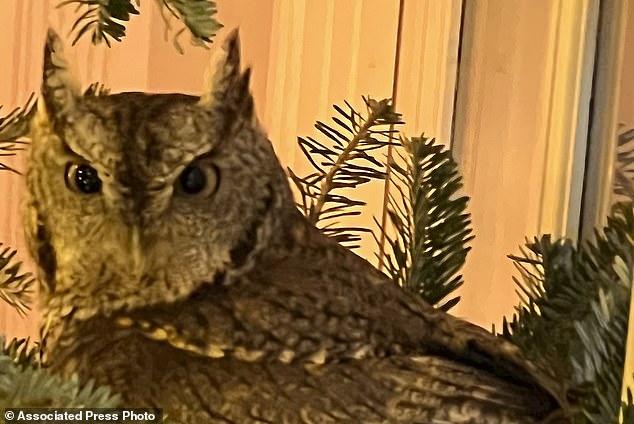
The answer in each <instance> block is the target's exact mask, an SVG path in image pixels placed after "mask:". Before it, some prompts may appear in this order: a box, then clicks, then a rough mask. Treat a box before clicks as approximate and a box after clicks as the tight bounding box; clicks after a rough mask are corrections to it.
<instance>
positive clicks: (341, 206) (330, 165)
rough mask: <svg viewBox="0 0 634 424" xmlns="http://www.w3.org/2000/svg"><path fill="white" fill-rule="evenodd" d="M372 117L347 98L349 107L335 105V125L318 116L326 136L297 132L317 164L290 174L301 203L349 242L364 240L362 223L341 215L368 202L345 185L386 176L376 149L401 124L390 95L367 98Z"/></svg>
mask: <svg viewBox="0 0 634 424" xmlns="http://www.w3.org/2000/svg"><path fill="white" fill-rule="evenodd" d="M363 100H364V102H365V104H366V107H367V111H368V114H367V117H364V116H362V115H361V114H360V113H358V112H357V111H355V110H354V108H353V107H352V106H350V104H349V103H347V102H346V106H347V107H348V110H344V109H343V108H341V107H339V106H334V109H335V111H336V112H337V114H338V115H337V116H335V117H333V118H332V119H333V122H334V123H335V124H336V126H329V125H327V124H325V123H323V122H317V123H316V124H315V128H317V130H318V131H319V132H321V133H322V134H323V135H324V136H326V138H327V140H328V141H327V142H324V143H322V142H320V141H318V140H316V139H314V138H312V137H307V138H301V137H300V138H298V144H299V147H300V148H301V149H302V152H303V153H304V155H305V156H306V158H307V160H308V161H309V162H310V164H311V165H312V167H313V168H314V172H312V173H310V174H309V175H307V176H304V177H299V176H297V175H296V174H295V173H294V172H293V171H292V170H290V169H289V170H288V171H289V176H290V178H291V180H292V181H293V183H294V184H295V186H296V187H297V188H298V190H299V193H300V196H301V203H299V204H298V207H299V208H300V209H301V210H302V212H303V213H304V215H306V217H307V218H308V220H309V221H310V222H311V223H313V224H314V225H316V226H317V227H319V228H320V229H321V230H322V231H323V232H324V233H325V234H327V235H329V236H331V237H333V238H335V239H336V240H337V241H338V242H339V243H342V244H347V245H348V247H350V248H355V247H358V245H355V244H354V243H356V242H358V241H359V240H360V236H359V234H360V233H361V232H370V230H369V229H366V228H361V227H344V226H341V225H340V223H339V220H340V219H341V218H343V217H349V216H355V215H359V214H360V212H359V211H358V209H357V208H358V207H360V206H363V205H365V202H362V201H360V200H354V199H350V198H349V197H347V196H346V195H345V194H344V193H345V190H346V189H354V188H357V187H359V186H360V185H363V184H366V183H368V182H370V181H372V180H376V179H383V178H384V177H385V173H384V172H383V170H382V168H383V165H382V164H381V163H380V162H379V161H378V160H376V159H375V158H374V157H373V155H372V153H373V152H374V151H376V150H378V149H381V148H383V147H385V146H387V145H388V144H389V143H390V141H389V140H390V139H389V135H390V134H391V133H392V132H394V130H391V129H390V128H389V126H390V125H394V124H400V123H401V121H400V115H399V114H398V113H396V112H394V110H393V109H392V107H391V105H390V102H389V100H387V99H386V100H381V101H375V100H372V99H367V98H364V99H363Z"/></svg>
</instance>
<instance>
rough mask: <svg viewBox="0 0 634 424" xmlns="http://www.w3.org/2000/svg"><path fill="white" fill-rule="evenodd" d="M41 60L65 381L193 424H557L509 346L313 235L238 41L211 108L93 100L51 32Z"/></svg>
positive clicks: (40, 196) (543, 392)
mask: <svg viewBox="0 0 634 424" xmlns="http://www.w3.org/2000/svg"><path fill="white" fill-rule="evenodd" d="M44 56H45V57H44V73H43V83H42V96H41V99H40V101H39V103H38V113H37V116H36V118H35V121H34V123H33V128H32V146H31V156H30V165H29V169H28V173H27V186H28V190H29V200H28V205H27V208H26V211H25V227H26V233H27V239H28V240H29V247H30V250H31V253H32V255H33V257H34V258H35V259H36V261H37V263H38V265H39V269H40V271H39V273H40V279H41V281H42V283H43V284H42V286H43V287H42V289H43V290H42V291H43V294H42V296H43V306H44V310H45V316H44V319H43V327H44V328H45V330H46V332H47V334H48V336H47V339H46V344H45V349H46V354H47V366H48V367H49V368H50V369H51V370H52V371H53V372H55V373H57V374H60V375H62V376H69V375H70V374H72V373H78V374H79V376H80V378H81V379H82V380H83V381H87V380H88V379H95V380H96V382H97V383H98V384H101V385H109V386H111V387H112V388H113V389H114V391H115V392H118V393H120V394H121V395H122V397H123V400H124V402H125V404H126V405H134V406H142V405H144V406H154V407H159V408H164V410H165V411H166V412H167V413H168V414H169V415H170V416H172V417H174V418H176V419H177V420H179V421H180V422H182V423H184V424H186V423H191V424H204V423H216V422H220V423H256V422H257V423H263V422H267V423H330V422H341V423H388V422H389V423H412V422H420V423H422V422H425V423H432V422H434V423H440V422H442V423H535V422H541V421H542V420H546V419H548V420H551V421H549V422H554V421H552V419H553V417H564V416H565V413H564V412H565V410H566V409H567V408H568V403H567V399H566V392H565V390H564V388H563V387H560V386H559V384H558V383H557V382H554V381H552V380H551V379H550V377H549V375H548V374H547V373H544V372H542V371H541V370H539V369H537V368H536V367H535V366H533V365H532V364H531V363H530V362H528V361H526V360H525V359H524V358H523V357H522V355H521V354H520V352H519V351H518V349H517V348H515V347H514V346H512V345H511V344H509V343H508V342H506V341H504V340H502V339H499V338H497V337H495V336H493V335H492V334H490V333H489V332H487V331H485V330H483V329H481V328H479V327H477V326H474V325H471V324H469V323H467V322H464V321H461V320H459V319H457V318H454V317H452V316H450V315H448V314H446V313H444V312H441V311H437V310H435V309H434V308H433V307H431V306H430V305H428V304H427V303H425V302H424V301H423V300H422V299H421V298H419V297H418V296H416V295H414V294H412V293H409V292H406V291H405V290H402V289H401V288H399V287H396V286H395V285H394V284H393V283H392V282H391V281H389V280H388V279H387V277H385V276H384V275H383V274H381V273H380V272H378V271H377V270H376V269H375V268H374V267H373V266H372V265H370V264H369V263H367V262H366V261H365V260H363V259H361V258H359V257H358V256H356V255H355V254H354V253H352V252H350V251H348V250H347V249H345V248H343V247H341V246H339V245H338V244H337V243H335V242H334V241H333V240H331V239H329V238H328V237H326V236H324V235H323V234H322V233H321V232H319V230H317V229H316V228H314V227H312V226H311V225H310V224H308V222H307V221H306V220H305V219H304V217H303V216H302V215H301V213H300V212H299V211H298V210H297V208H296V206H295V202H294V200H293V197H292V194H291V191H290V188H289V184H288V180H287V176H286V174H285V172H284V170H283V168H282V167H281V166H280V164H279V162H278V160H277V158H276V156H275V153H274V151H273V148H272V146H271V144H270V142H269V141H268V139H267V137H266V135H265V133H264V131H263V130H262V128H261V126H260V125H259V123H258V121H257V118H256V114H255V111H254V104H253V99H252V97H251V94H250V92H249V71H248V70H247V71H244V72H243V71H242V70H241V68H240V53H239V42H238V35H237V31H236V32H234V33H233V34H232V35H231V36H229V38H228V41H227V42H226V44H225V46H224V48H223V49H222V50H221V51H220V53H219V55H217V58H216V61H215V75H214V77H213V80H212V81H211V84H210V89H209V90H207V91H206V92H205V93H204V94H203V95H202V96H201V97H194V96H188V95H182V94H146V93H121V94H112V95H106V94H100V93H98V92H87V93H84V94H81V93H80V92H79V90H78V88H77V87H78V85H77V83H76V82H75V81H74V80H73V78H72V76H71V73H70V71H69V67H68V64H67V62H66V60H65V59H64V57H63V54H62V51H61V42H60V40H59V39H58V37H57V36H56V35H55V34H54V33H53V32H50V33H49V36H48V39H47V42H46V47H45V55H44ZM560 419H561V420H562V422H565V418H560Z"/></svg>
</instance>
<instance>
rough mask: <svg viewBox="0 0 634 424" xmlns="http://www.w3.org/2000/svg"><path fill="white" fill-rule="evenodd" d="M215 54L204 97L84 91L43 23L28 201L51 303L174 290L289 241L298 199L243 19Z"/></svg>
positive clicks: (183, 291)
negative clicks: (274, 143) (274, 141)
mask: <svg viewBox="0 0 634 424" xmlns="http://www.w3.org/2000/svg"><path fill="white" fill-rule="evenodd" d="M214 63H215V75H214V76H213V79H212V81H211V82H210V84H209V85H210V87H211V88H210V89H209V90H208V91H207V92H206V93H204V94H203V95H202V96H201V97H194V96H187V95H182V94H145V93H121V94H113V95H105V94H101V93H96V92H94V91H89V92H86V93H84V94H83V95H82V94H80V92H79V91H78V90H77V88H76V84H75V83H74V82H73V79H72V77H71V75H70V71H69V69H68V66H67V63H66V61H65V59H64V58H63V55H62V51H61V42H60V40H59V38H58V37H57V36H56V35H55V34H54V33H52V32H51V33H50V34H49V36H48V39H47V42H46V47H45V55H44V75H43V83H42V96H41V99H40V102H39V103H38V115H37V117H36V119H35V122H34V125H33V131H32V152H31V157H30V163H29V170H28V173H27V184H28V190H29V200H28V203H27V209H26V214H25V217H26V222H25V226H26V232H27V239H28V240H29V244H30V249H31V253H32V255H33V256H34V258H35V259H36V261H37V262H38V264H39V267H40V274H41V275H40V277H41V278H40V279H41V280H42V281H43V282H44V283H45V284H44V286H45V287H44V288H45V290H44V291H45V293H46V294H45V297H46V299H47V302H48V306H49V308H58V309H60V310H63V311H64V313H70V312H73V313H74V314H76V316H78V317H81V316H86V317H87V316H90V315H93V314H94V313H96V312H102V313H109V312H111V311H113V310H118V309H129V308H134V307H137V306H143V305H148V304H152V303H158V302H161V301H165V302H169V301H173V300H175V299H179V298H182V297H185V296H187V295H188V294H190V293H191V292H192V291H194V290H195V289H196V288H197V287H199V286H200V285H201V284H205V283H212V282H213V281H214V279H217V278H218V277H219V276H221V275H226V274H231V273H236V272H240V270H244V269H246V268H248V267H249V266H253V263H254V262H255V258H257V257H258V255H261V254H262V252H263V246H267V249H268V248H270V247H271V246H275V245H276V244H277V245H280V246H281V245H283V243H284V240H283V239H284V238H285V237H286V236H285V234H287V233H288V231H290V230H289V229H288V228H286V227H287V226H286V225H285V221H286V223H288V222H289V221H290V222H292V219H290V220H289V217H290V216H291V215H293V214H295V213H296V210H295V208H294V203H293V200H292V196H291V193H290V189H289V187H288V182H287V179H286V176H285V174H284V171H283V169H282V168H281V166H280V165H279V162H278V161H277V158H276V157H275V154H274V152H273V149H272V147H271V144H270V142H269V141H268V140H267V138H266V136H265V134H264V132H263V131H262V129H261V128H260V126H259V125H258V122H257V119H256V118H255V114H254V107H253V99H252V97H251V94H250V93H249V87H248V84H249V71H248V70H247V71H246V72H242V71H241V70H240V52H239V41H238V35H237V32H234V33H233V34H232V35H231V36H230V37H229V38H228V41H227V42H226V43H225V46H224V48H223V49H222V51H221V53H220V54H219V55H216V60H215V61H214Z"/></svg>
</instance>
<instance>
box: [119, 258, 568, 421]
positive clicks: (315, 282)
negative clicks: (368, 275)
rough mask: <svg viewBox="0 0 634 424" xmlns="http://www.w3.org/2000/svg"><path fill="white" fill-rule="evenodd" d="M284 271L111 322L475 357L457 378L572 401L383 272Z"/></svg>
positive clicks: (259, 342) (202, 335)
mask: <svg viewBox="0 0 634 424" xmlns="http://www.w3.org/2000/svg"><path fill="white" fill-rule="evenodd" d="M288 275H291V273H290V272H289V270H288V269H285V268H279V267H278V268H270V269H269V270H268V272H267V273H266V275H262V274H253V275H250V276H245V277H243V278H240V279H236V280H234V281H232V282H231V283H230V284H228V285H223V284H215V285H205V286H203V287H202V288H201V289H200V290H199V291H197V292H196V293H194V294H193V295H192V296H191V297H189V298H188V299H186V300H183V301H181V302H176V303H171V304H166V305H155V306H153V307H151V308H146V309H143V310H138V311H136V312H132V313H130V314H128V315H126V316H125V317H123V318H119V319H117V323H118V324H119V325H120V326H121V327H126V328H134V329H136V330H137V331H139V332H140V333H142V334H144V335H145V337H147V338H149V339H154V340H158V341H163V342H166V343H167V344H169V345H171V346H173V347H175V348H177V349H181V350H185V351H190V352H193V353H196V354H197V355H200V356H205V357H209V358H213V359H219V358H233V359H237V360H240V361H245V362H256V361H257V362H268V363H275V362H279V363H281V364H329V363H336V362H345V361H348V360H351V359H355V360H361V359H371V358H386V357H387V358H389V357H392V356H402V355H434V356H437V357H444V358H446V359H447V360H451V361H455V363H462V364H465V365H467V366H469V367H472V368H470V369H472V370H474V371H473V375H472V380H473V382H469V381H465V382H458V384H463V383H464V384H467V386H466V387H468V386H469V385H470V384H475V383H474V382H475V381H476V380H477V378H479V376H480V375H481V374H479V373H478V372H480V371H482V372H486V373H489V374H492V375H496V376H497V377H501V378H502V379H505V380H506V381H508V382H512V383H515V384H517V385H524V386H525V387H527V390H529V391H530V392H531V393H533V395H534V396H538V397H539V396H542V397H543V395H544V393H548V394H549V395H550V396H552V397H553V398H554V399H556V400H557V402H558V403H559V404H560V405H561V406H562V407H563V408H564V409H566V408H568V404H567V398H566V391H565V390H566V388H565V387H563V386H562V385H561V384H560V383H559V382H557V381H555V380H554V379H553V378H551V377H550V376H549V375H548V374H546V373H545V372H543V371H542V370H540V369H538V368H537V367H535V366H534V365H533V364H532V363H530V362H529V361H527V360H526V359H525V358H524V357H523V355H522V354H521V352H520V351H519V349H518V348H517V347H516V346H514V345H512V344H511V343H509V342H507V341H505V340H503V339H501V338H499V337H496V336H494V335H493V334H491V333H489V332H487V331H485V330H484V329H482V328H480V327H477V326H475V325H472V324H469V323H467V322H465V321H462V320H459V319H456V318H454V317H452V316H450V315H448V314H446V313H443V312H441V311H438V310H435V309H434V308H432V307H430V306H429V305H427V304H425V303H424V302H422V301H419V299H418V298H417V297H415V296H410V294H408V293H406V292H405V291H404V290H402V289H400V288H398V287H394V286H393V285H392V284H391V283H389V282H387V283H381V284H379V285H378V286H373V287H370V288H369V289H366V290H356V289H351V288H350V287H349V286H346V285H344V284H342V283H341V282H339V281H337V280H336V276H335V275H334V274H333V275H331V276H330V277H329V278H323V277H324V276H323V274H320V275H318V274H311V273H306V274H304V275H303V277H302V278H301V280H300V281H294V282H289V281H288V277H285V276H288ZM295 275H298V273H295ZM300 275H301V274H300ZM309 288H310V289H309ZM372 360H373V359H372ZM452 363H453V362H452ZM476 369H478V370H479V371H478V372H476V371H475V370H476ZM465 376H468V374H466V373H465Z"/></svg>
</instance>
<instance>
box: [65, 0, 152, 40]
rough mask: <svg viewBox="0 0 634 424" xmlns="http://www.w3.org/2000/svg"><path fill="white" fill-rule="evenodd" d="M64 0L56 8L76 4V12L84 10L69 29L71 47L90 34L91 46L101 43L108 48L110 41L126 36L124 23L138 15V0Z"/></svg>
mask: <svg viewBox="0 0 634 424" xmlns="http://www.w3.org/2000/svg"><path fill="white" fill-rule="evenodd" d="M134 3H135V4H136V7H135V5H134V4H132V0H64V1H62V2H60V3H59V5H58V6H57V7H63V6H67V5H69V4H76V5H77V9H76V12H79V11H80V10H81V9H84V8H85V9H86V10H85V11H84V12H83V13H82V14H81V15H80V16H79V18H77V20H76V21H75V23H74V24H73V26H72V28H71V32H75V38H74V39H73V45H75V44H76V43H77V41H79V39H80V38H81V37H82V36H83V35H84V34H86V33H88V32H90V34H91V40H92V43H93V44H99V43H100V42H102V41H105V43H106V44H107V45H108V47H110V40H109V38H110V39H112V40H115V41H121V39H122V38H123V37H125V35H126V27H125V24H124V23H125V22H128V21H129V20H130V15H138V14H139V11H138V9H137V7H139V5H140V0H135V1H134Z"/></svg>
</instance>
